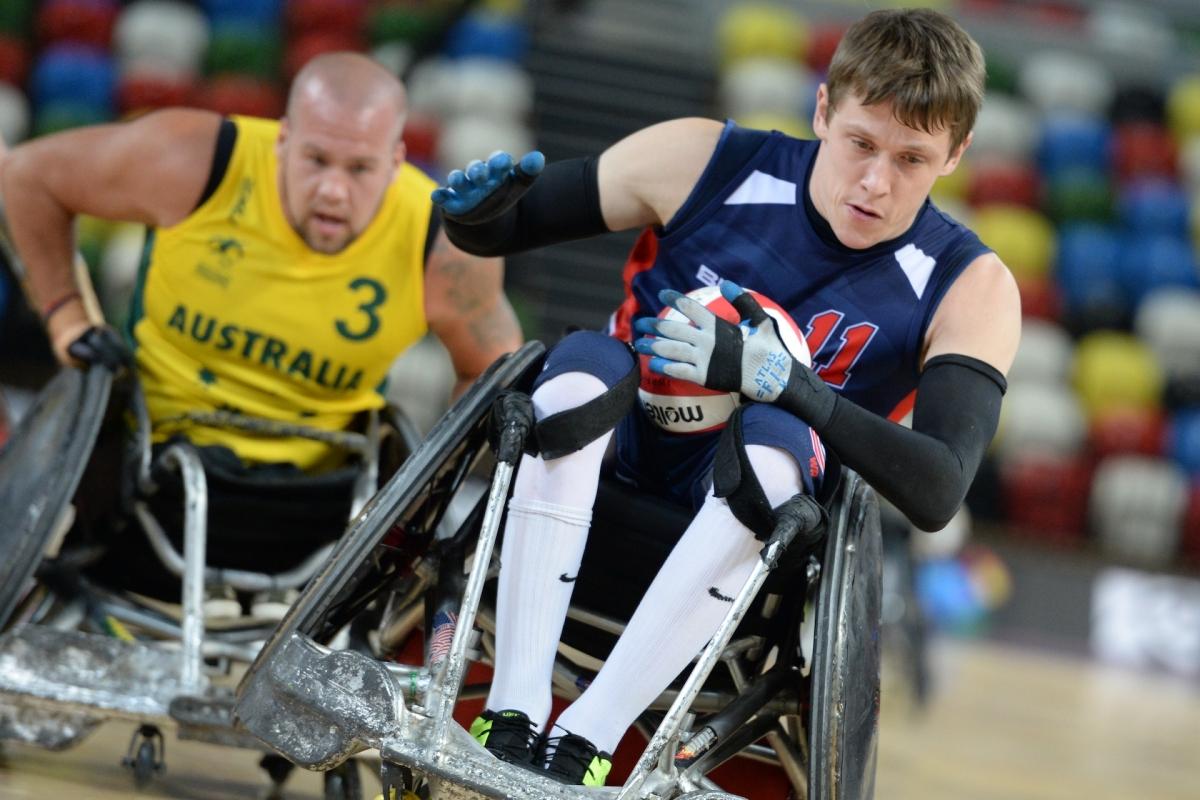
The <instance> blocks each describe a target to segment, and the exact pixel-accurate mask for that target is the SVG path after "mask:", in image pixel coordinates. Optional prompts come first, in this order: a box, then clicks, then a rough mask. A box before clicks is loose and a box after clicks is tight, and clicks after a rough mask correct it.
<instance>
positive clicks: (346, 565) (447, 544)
mask: <svg viewBox="0 0 1200 800" xmlns="http://www.w3.org/2000/svg"><path fill="white" fill-rule="evenodd" d="M544 353H545V347H544V346H543V345H542V344H541V343H540V342H529V343H528V344H526V345H525V346H524V347H522V348H521V349H520V350H518V351H517V352H515V353H512V354H510V355H508V356H505V357H504V358H502V359H500V360H499V361H497V362H496V363H495V364H493V365H492V367H490V368H489V370H488V371H487V372H486V373H484V375H482V376H481V377H480V378H479V379H478V380H476V381H475V383H474V384H473V385H472V386H471V388H470V389H469V390H468V391H467V393H466V394H464V395H463V396H462V397H460V398H459V400H458V401H457V402H456V403H455V404H454V405H453V406H452V407H451V408H450V410H449V411H447V412H446V414H445V415H443V417H442V419H441V421H440V422H439V423H438V424H437V425H436V426H434V429H433V430H432V431H430V433H429V435H428V436H427V437H426V439H425V441H424V442H423V443H422V444H421V445H420V447H418V448H417V449H416V451H415V452H414V453H413V454H412V455H411V456H410V457H409V459H408V460H407V461H406V462H405V463H404V464H403V466H401V467H400V469H399V470H398V471H397V472H396V473H395V474H394V475H393V476H392V477H391V478H390V479H389V480H388V482H387V484H386V485H385V486H384V487H383V488H382V489H380V490H379V492H378V493H376V494H375V496H374V497H373V498H372V499H371V501H370V502H369V503H367V505H366V506H365V507H364V508H363V510H362V511H361V512H359V514H358V516H357V517H355V519H354V520H353V521H352V522H351V523H350V526H349V527H348V528H347V530H346V532H345V533H344V534H343V536H342V538H341V539H340V540H339V541H338V544H337V546H336V548H335V549H334V551H333V553H332V554H331V555H330V557H329V560H328V561H327V562H326V564H325V567H324V568H323V569H322V570H321V572H320V573H318V574H317V575H316V577H314V578H313V579H312V581H310V582H309V584H308V586H306V587H305V589H304V591H303V593H302V594H301V595H300V597H299V599H297V600H296V602H295V603H293V604H292V606H291V608H290V610H289V611H288V613H287V615H286V616H285V617H284V618H283V620H282V621H281V622H280V623H279V625H278V626H277V627H276V628H275V630H274V632H273V633H272V635H271V637H270V638H269V639H268V641H267V642H266V644H265V645H264V647H263V648H262V650H260V652H259V654H258V658H257V659H255V661H254V663H253V664H252V665H251V666H250V668H249V670H247V672H246V674H245V675H244V676H243V677H242V680H241V682H240V683H239V685H238V690H237V696H238V700H237V704H236V707H235V711H234V714H235V717H236V719H237V720H238V722H239V724H240V725H241V726H242V727H244V729H245V730H246V731H248V732H249V733H250V734H251V735H253V736H257V737H258V738H260V739H262V740H263V741H264V742H266V743H268V744H270V745H271V746H272V747H273V748H274V749H275V750H277V751H279V752H281V753H283V754H284V755H286V756H287V757H288V758H289V759H291V760H292V761H294V762H296V763H298V764H302V765H304V766H308V767H316V768H325V767H326V766H331V765H334V764H337V763H340V762H341V761H342V760H344V759H345V758H346V757H348V756H350V755H353V753H354V752H357V750H355V749H354V748H355V747H356V746H357V745H356V742H355V740H354V737H353V736H351V735H349V734H346V732H345V731H343V730H341V729H339V728H338V727H337V726H336V725H330V726H326V727H325V728H324V729H322V731H321V733H320V734H319V735H309V733H308V732H307V731H306V733H305V734H304V735H302V736H301V735H296V736H293V735H292V732H293V727H289V726H292V725H293V723H294V724H295V726H298V727H296V728H295V730H299V728H301V727H303V726H304V725H306V724H308V721H307V720H308V718H305V720H304V721H301V722H296V721H295V720H291V721H289V723H288V725H281V721H280V717H279V713H278V709H279V707H280V705H281V704H282V703H285V702H287V701H285V700H284V699H283V698H282V697H280V695H279V694H278V692H279V689H277V688H276V685H275V683H274V678H273V676H272V669H273V665H274V664H275V663H276V662H277V661H283V660H286V659H287V658H288V657H289V656H288V653H289V652H299V651H301V650H303V649H304V648H306V647H310V646H312V643H313V642H321V641H327V640H328V638H329V637H330V636H331V635H332V632H335V631H337V630H339V629H340V628H341V627H343V626H345V625H346V624H348V623H350V622H352V621H353V620H355V619H357V618H359V616H360V615H362V614H363V613H364V612H367V611H368V610H370V609H371V607H372V604H373V603H375V601H376V600H377V599H379V598H381V597H385V596H386V593H388V592H390V591H392V590H393V589H394V588H396V586H397V584H398V583H399V582H401V581H402V580H403V578H404V576H405V575H406V574H408V572H409V570H410V567H411V565H412V563H413V562H414V561H415V560H416V559H418V558H421V557H422V556H421V555H420V554H421V553H423V552H425V550H427V549H428V548H430V547H432V546H433V544H434V542H433V539H434V537H435V535H436V533H437V528H438V525H439V522H440V521H441V520H442V518H443V516H444V515H445V512H446V510H447V509H448V508H449V506H450V504H451V502H452V501H453V500H454V499H455V498H456V496H457V495H458V493H459V492H458V490H459V489H460V487H463V486H464V484H466V482H467V478H468V477H469V475H470V472H471V470H472V468H473V467H474V466H475V465H476V464H477V463H478V462H480V461H481V460H482V459H483V458H484V457H485V456H486V455H487V453H488V449H489V448H488V423H489V419H490V411H491V408H492V404H493V402H494V401H495V399H496V398H497V397H498V396H499V395H500V393H501V392H502V391H503V390H505V389H509V388H521V389H527V388H528V385H529V384H530V383H532V381H533V379H534V377H536V375H537V371H538V368H539V367H540V366H541V362H542V357H543V355H544ZM484 499H486V495H485V497H484ZM480 504H481V505H482V500H481V501H480ZM473 513H474V512H472V514H471V515H468V518H467V521H466V522H464V523H463V525H462V526H461V527H460V529H459V531H458V532H457V533H456V534H454V535H452V536H451V537H450V538H448V539H446V540H441V539H439V540H438V542H437V544H438V546H439V547H442V548H444V550H452V549H453V548H456V547H459V548H461V547H462V546H463V544H464V540H465V538H466V537H468V536H469V535H470V534H471V533H473V529H472V527H471V517H472V516H473ZM293 647H294V648H295V649H293ZM342 658H344V659H347V660H349V661H352V662H353V667H354V668H355V669H359V668H361V667H362V666H363V664H364V663H367V664H370V663H377V662H372V661H371V660H370V659H363V657H362V655H361V654H347V655H345V656H342ZM381 671H383V669H382V667H380V668H379V670H373V671H370V672H369V673H367V677H370V678H371V679H372V680H374V679H375V678H379V673H380V672H381ZM390 685H391V684H390V679H385V678H379V686H380V687H381V688H380V691H383V688H382V687H384V686H390ZM363 691H367V689H366V688H364V689H363ZM296 713H297V714H298V713H299V712H296ZM317 719H319V717H318V715H316V714H314V715H313V717H312V724H314V725H315V724H318V723H317V722H316V720H317ZM281 731H282V732H281ZM359 749H361V748H359Z"/></svg>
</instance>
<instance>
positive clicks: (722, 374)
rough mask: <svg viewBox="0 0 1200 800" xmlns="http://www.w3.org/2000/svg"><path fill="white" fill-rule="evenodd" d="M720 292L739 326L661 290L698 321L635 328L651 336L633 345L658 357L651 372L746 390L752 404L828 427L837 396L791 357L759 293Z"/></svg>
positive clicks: (725, 288) (728, 287) (729, 287)
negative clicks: (757, 296) (772, 407)
mask: <svg viewBox="0 0 1200 800" xmlns="http://www.w3.org/2000/svg"><path fill="white" fill-rule="evenodd" d="M721 295H722V296H723V297H724V298H725V299H726V300H728V301H729V303H730V304H731V305H732V306H733V307H734V309H736V310H737V312H738V316H739V317H740V319H741V324H740V325H734V324H733V323H732V322H726V321H725V320H723V319H721V318H720V317H718V316H716V315H715V314H713V313H712V312H711V311H709V310H708V309H707V308H705V307H704V306H702V305H701V304H699V303H697V302H696V301H695V300H692V299H691V298H690V297H687V296H685V295H682V294H680V293H679V292H676V291H674V290H671V289H667V290H664V291H662V292H660V293H659V295H658V296H659V299H660V300H662V301H663V302H664V303H666V304H667V305H670V306H673V307H674V308H675V309H676V310H678V311H679V312H680V313H681V314H683V315H684V316H686V317H687V318H688V319H690V320H691V322H692V324H688V323H686V322H680V321H675V320H664V319H655V318H650V317H644V318H642V319H640V320H638V321H637V322H636V323H635V324H634V328H635V330H637V331H638V333H641V334H645V336H643V338H641V339H638V340H637V341H636V342H634V347H636V348H637V351H638V352H639V353H644V354H646V355H649V356H650V357H651V358H650V363H649V367H650V369H651V370H653V371H654V372H658V373H660V374H662V375H668V376H670V377H672V378H680V379H682V380H686V381H691V382H693V383H697V384H700V385H701V386H705V387H707V388H709V389H717V390H721V391H727V392H741V393H742V394H743V395H745V396H746V397H748V398H750V399H751V400H757V401H759V402H763V403H774V404H776V405H778V406H780V407H781V408H784V409H786V410H787V411H790V412H791V413H793V414H795V415H796V416H798V417H800V418H801V419H803V420H804V421H805V422H807V423H809V424H810V425H812V426H813V427H814V428H817V429H820V428H821V427H824V426H825V425H826V424H827V423H828V422H829V420H830V418H831V417H832V416H833V409H834V405H835V404H836V402H837V393H836V392H834V391H833V390H832V389H830V388H829V387H828V386H827V385H826V384H825V382H824V381H822V380H821V379H820V378H819V377H817V374H816V373H815V372H813V371H812V370H811V369H809V368H808V367H807V366H805V365H804V364H802V363H800V362H799V361H797V360H796V359H795V358H793V357H792V354H791V353H790V352H788V349H787V347H785V346H784V344H783V341H782V339H781V338H780V336H779V330H778V329H777V328H776V323H775V320H773V319H771V318H770V317H769V316H767V312H765V311H763V309H762V306H760V305H759V304H758V301H757V300H755V299H754V296H753V295H751V294H750V293H749V292H747V291H745V290H744V289H742V287H740V286H738V285H737V284H736V283H733V282H732V281H721ZM651 337H654V338H651Z"/></svg>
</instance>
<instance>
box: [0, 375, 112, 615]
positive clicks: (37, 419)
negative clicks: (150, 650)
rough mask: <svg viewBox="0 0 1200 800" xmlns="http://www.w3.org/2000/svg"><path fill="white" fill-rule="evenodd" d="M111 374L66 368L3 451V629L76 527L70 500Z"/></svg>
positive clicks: (0, 543) (0, 519)
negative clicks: (50, 554) (58, 543)
mask: <svg viewBox="0 0 1200 800" xmlns="http://www.w3.org/2000/svg"><path fill="white" fill-rule="evenodd" d="M111 390H112V373H111V372H109V371H108V370H107V369H104V368H103V367H93V368H91V369H89V370H87V371H86V372H83V371H80V370H76V369H64V370H62V371H60V372H59V373H58V375H56V376H55V377H54V378H53V379H52V380H51V381H50V383H48V384H47V385H46V387H45V388H44V389H42V391H41V393H40V394H39V395H38V397H37V399H36V400H35V401H34V403H33V406H32V407H31V408H30V409H29V411H28V412H27V413H26V414H25V416H24V417H23V418H22V419H21V422H20V424H19V425H18V426H17V428H16V430H14V431H13V434H12V437H11V438H10V439H9V441H8V444H7V446H6V447H5V448H4V450H3V451H2V452H0V553H3V554H4V557H3V558H2V559H0V627H3V626H4V624H5V623H6V622H7V621H8V618H9V616H10V615H11V614H12V612H13V609H14V608H15V607H16V605H17V602H18V601H19V600H20V598H21V596H22V595H23V594H24V593H25V592H26V591H27V590H28V587H29V583H30V580H31V578H32V577H33V574H34V571H35V570H36V569H37V566H38V564H39V563H40V562H41V560H42V555H43V553H44V552H45V549H46V546H47V545H48V544H49V543H50V540H51V539H52V538H53V537H54V535H55V534H57V533H60V532H62V528H64V527H66V526H69V525H70V518H69V516H68V515H69V503H70V502H71V498H72V497H73V496H74V494H75V490H76V488H77V487H78V486H79V481H80V478H82V476H83V471H84V468H85V467H86V466H87V462H88V458H89V456H90V455H91V452H92V448H93V447H94V446H95V444H96V437H97V435H98V434H99V431H100V426H101V423H102V422H103V420H104V411H105V408H106V407H107V405H108V396H109V393H110V391H111Z"/></svg>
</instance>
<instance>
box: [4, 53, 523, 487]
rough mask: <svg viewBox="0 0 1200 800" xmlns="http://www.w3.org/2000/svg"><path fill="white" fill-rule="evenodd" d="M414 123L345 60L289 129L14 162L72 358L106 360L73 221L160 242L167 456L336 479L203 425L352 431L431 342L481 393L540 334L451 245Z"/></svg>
mask: <svg viewBox="0 0 1200 800" xmlns="http://www.w3.org/2000/svg"><path fill="white" fill-rule="evenodd" d="M404 113H405V97H404V90H403V87H402V86H401V84H400V82H399V81H397V80H396V79H395V78H394V77H393V76H392V75H391V74H389V73H388V72H386V71H385V70H384V69H383V68H382V67H380V66H379V65H378V64H376V63H375V62H373V61H371V60H370V59H368V58H366V57H365V56H362V55H358V54H352V53H337V54H330V55H325V56H321V57H319V58H317V59H315V60H314V61H312V62H310V63H309V64H308V65H307V66H306V67H305V68H304V69H303V70H301V72H300V73H299V75H297V77H296V79H295V81H294V82H293V85H292V89H291V93H290V95H289V98H288V105H287V111H286V116H285V117H284V118H283V119H282V120H279V121H274V120H263V119H252V118H246V117H231V118H222V117H221V116H219V115H217V114H215V113H211V112H207V111H199V110H184V109H177V110H168V111H161V112H157V113H153V114H149V115H147V116H145V117H142V118H140V119H137V120H135V121H132V122H127V123H121V124H113V125H100V126H94V127H88V128H82V129H78V130H73V131H69V132H65V133H61V134H57V135H54V136H49V137H46V138H44V139H38V140H35V141H32V142H30V143H28V144H25V145H22V146H20V147H17V148H14V149H13V150H12V152H11V153H10V154H9V155H8V156H7V158H5V160H4V162H3V177H2V185H3V194H4V197H5V198H7V203H6V206H7V214H8V222H9V226H10V228H11V232H12V238H13V240H14V243H15V245H16V248H17V250H18V252H19V254H20V256H21V258H22V259H23V261H24V263H25V266H26V270H27V273H28V274H27V276H26V281H27V287H28V291H29V294H30V295H31V300H32V301H33V303H35V306H36V308H37V309H38V310H40V311H41V313H42V315H43V317H44V318H45V321H46V326H47V330H48V332H49V335H50V340H51V343H52V346H53V350H54V353H55V355H56V356H57V358H58V359H59V360H60V361H61V362H63V363H64V364H72V363H75V364H78V361H79V359H80V358H83V359H84V360H87V359H88V357H89V355H91V354H92V350H94V347H92V349H89V345H99V346H103V341H102V338H103V337H101V339H100V340H98V339H97V337H96V330H95V326H96V325H97V324H98V320H95V319H89V317H88V315H87V313H86V311H85V308H84V305H83V303H82V301H81V299H80V294H81V292H86V290H87V288H88V287H81V286H79V285H78V283H77V282H76V278H75V277H74V275H73V274H72V269H71V264H72V256H73V245H72V233H71V224H72V220H73V218H74V217H75V215H77V214H89V215H92V216H96V217H101V218H106V219H117V220H129V221H135V222H141V223H144V224H146V225H147V226H148V227H149V229H150V232H149V234H148V238H147V247H146V251H145V256H144V259H143V263H142V266H141V271H140V274H139V281H138V288H137V292H136V295H135V297H134V303H133V309H132V314H131V322H130V329H129V333H130V335H131V339H132V344H133V346H134V354H135V358H136V362H137V367H138V372H139V375H140V377H141V380H142V382H143V386H144V389H145V394H146V399H147V405H148V408H149V411H150V416H151V420H152V425H153V438H154V440H155V441H156V442H162V441H165V440H166V439H168V438H170V437H172V436H174V435H177V434H182V435H185V436H186V437H187V438H188V439H190V440H191V441H193V442H194V443H196V444H198V445H224V446H225V447H228V448H230V449H231V450H233V452H234V453H236V454H237V456H238V457H239V458H240V459H242V461H244V462H245V463H246V464H250V465H254V464H260V463H277V462H289V463H292V464H295V465H296V466H298V467H299V468H301V469H302V470H305V471H309V472H313V471H320V470H323V469H326V468H328V467H330V466H334V465H335V464H336V460H337V454H336V453H334V452H332V451H331V450H330V449H329V448H328V446H327V445H324V444H321V443H319V442H315V441H312V440H306V439H272V438H269V437H262V436H256V435H253V434H248V433H242V432H238V431H236V430H230V429H226V428H219V427H209V426H206V425H204V424H197V423H196V422H195V420H194V419H189V416H191V417H194V416H195V415H196V413H197V412H199V413H200V414H205V413H208V412H214V411H232V412H236V413H239V414H243V415H246V416H249V417H255V418H264V419H269V420H275V421H279V422H284V423H298V424H303V425H306V426H310V427H315V428H319V429H323V430H341V429H344V428H345V427H346V425H347V424H348V423H349V422H350V420H351V418H352V417H353V416H354V415H355V414H356V413H358V412H361V411H364V410H367V409H371V408H378V407H380V406H382V405H383V403H384V401H383V397H382V395H381V384H382V383H383V381H384V379H385V377H386V374H387V370H388V367H389V365H390V364H391V363H392V361H393V359H394V358H395V357H396V356H397V355H398V354H399V353H401V352H402V351H404V350H405V348H407V347H408V346H409V345H411V344H412V343H413V342H415V341H416V340H417V339H419V338H420V337H421V336H422V335H423V334H424V333H425V332H426V331H427V330H431V331H433V332H434V333H435V334H436V335H437V336H438V337H439V338H440V339H441V341H442V342H443V343H444V344H445V345H446V347H447V349H448V350H449V353H450V357H451V360H452V362H453V364H454V368H455V371H456V373H457V377H458V387H457V388H458V389H459V390H461V388H462V387H465V385H466V384H468V383H469V382H470V381H471V380H473V379H474V378H475V377H476V376H477V375H479V374H480V372H482V371H483V369H484V368H485V367H486V366H487V365H488V364H490V363H491V362H492V361H493V360H494V359H495V358H497V357H498V356H499V355H501V354H503V353H505V352H508V351H511V350H513V349H515V348H516V347H517V346H519V344H520V342H521V333H520V329H519V327H518V325H517V322H516V319H515V316H514V315H513V313H512V309H511V307H510V306H509V304H508V301H507V300H506V298H505V296H504V293H503V265H502V262H501V260H500V259H495V258H480V257H476V256H471V255H467V254H466V253H464V252H462V251H461V250H459V249H457V248H456V247H455V246H454V245H452V244H450V242H449V241H448V240H447V239H446V236H445V234H444V233H442V232H441V231H440V228H439V227H438V222H437V220H438V217H437V215H436V214H434V212H433V208H432V204H431V202H430V199H429V195H430V191H431V190H432V189H433V188H434V186H435V184H434V183H433V182H432V181H431V180H429V179H428V178H427V177H425V176H424V175H423V174H421V173H420V171H419V170H417V169H416V168H414V167H412V166H411V165H409V164H407V163H405V161H404V156H405V151H404V143H403V141H402V139H401V130H402V127H403V124H404ZM73 344H74V347H72V345H73Z"/></svg>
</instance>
